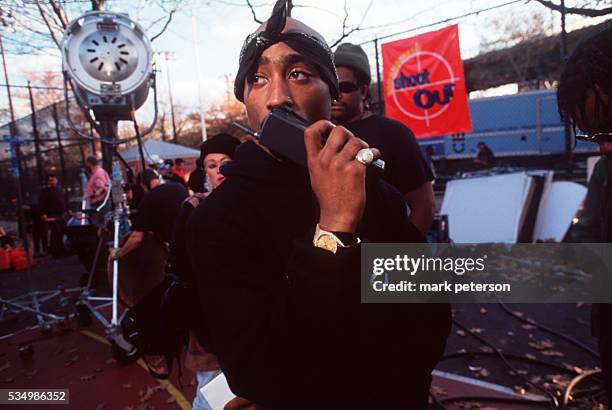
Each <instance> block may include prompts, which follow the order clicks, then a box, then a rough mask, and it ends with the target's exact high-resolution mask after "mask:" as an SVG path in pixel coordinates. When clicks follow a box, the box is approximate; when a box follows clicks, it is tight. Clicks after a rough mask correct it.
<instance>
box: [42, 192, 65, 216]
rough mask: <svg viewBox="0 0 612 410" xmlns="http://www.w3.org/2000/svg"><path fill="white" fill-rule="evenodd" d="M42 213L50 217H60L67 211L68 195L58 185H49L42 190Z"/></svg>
mask: <svg viewBox="0 0 612 410" xmlns="http://www.w3.org/2000/svg"><path fill="white" fill-rule="evenodd" d="M38 204H39V207H40V213H41V214H43V215H47V216H48V217H59V216H62V215H63V214H64V212H66V209H67V207H66V196H65V193H64V190H63V189H62V188H60V187H58V186H56V187H53V188H51V187H47V188H45V189H43V190H42V191H41V192H40V197H39V199H38Z"/></svg>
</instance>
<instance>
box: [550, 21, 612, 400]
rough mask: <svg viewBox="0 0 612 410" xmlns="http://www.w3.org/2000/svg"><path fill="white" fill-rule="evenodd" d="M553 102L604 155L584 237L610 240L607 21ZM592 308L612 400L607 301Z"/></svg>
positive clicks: (610, 52) (611, 39) (611, 45)
mask: <svg viewBox="0 0 612 410" xmlns="http://www.w3.org/2000/svg"><path fill="white" fill-rule="evenodd" d="M557 103H558V106H559V113H560V114H561V118H562V119H563V120H564V121H566V122H567V123H569V125H570V126H571V127H572V128H573V129H574V132H575V133H576V130H577V129H580V133H581V134H583V135H586V136H588V137H589V138H590V140H591V141H593V142H596V143H597V144H599V150H600V151H601V153H602V154H603V155H604V156H605V157H606V159H604V160H602V161H599V162H598V163H597V166H596V168H595V170H594V172H593V176H592V177H591V181H590V183H589V190H588V193H587V198H586V204H585V205H586V206H588V207H589V208H590V210H588V212H589V213H590V214H591V217H592V218H595V219H596V222H595V225H592V227H591V228H599V229H598V231H599V232H596V230H593V229H588V228H587V230H588V231H589V234H588V240H591V241H593V242H603V243H611V242H612V183H610V181H612V179H611V178H612V167H610V165H609V161H610V159H611V158H612V142H610V141H611V139H612V24H607V25H606V26H605V27H604V28H603V29H602V30H600V31H598V32H597V33H595V34H593V35H591V36H590V37H588V38H586V39H584V40H582V41H581V42H580V43H578V44H577V45H576V48H575V49H574V52H573V53H572V54H571V56H570V57H569V59H568V60H567V62H566V65H565V68H564V70H563V72H562V74H561V78H560V79H559V89H558V91H557ZM596 172H597V173H596ZM595 201H597V202H598V203H597V205H595ZM587 216H588V215H587ZM592 309H593V310H592V317H591V322H592V330H593V334H594V336H596V337H597V339H598V342H599V352H600V355H601V368H602V370H603V375H604V387H605V389H606V392H607V395H608V402H609V403H612V304H610V303H594V304H593V307H592Z"/></svg>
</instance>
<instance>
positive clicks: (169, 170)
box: [162, 158, 187, 186]
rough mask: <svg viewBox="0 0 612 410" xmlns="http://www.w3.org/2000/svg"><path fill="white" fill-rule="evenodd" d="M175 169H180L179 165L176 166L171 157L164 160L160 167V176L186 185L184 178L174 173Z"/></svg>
mask: <svg viewBox="0 0 612 410" xmlns="http://www.w3.org/2000/svg"><path fill="white" fill-rule="evenodd" d="M178 160H181V159H180V158H179V159H177V161H178ZM181 161H182V160H181ZM177 169H178V170H182V168H181V167H178V168H177V166H176V165H175V163H174V161H173V160H171V159H167V160H165V161H164V167H163V169H162V176H163V177H164V180H166V181H169V182H175V183H177V184H181V185H184V186H187V183H186V182H185V178H183V177H181V176H180V175H179V174H176V172H175V171H176V170H177ZM183 175H184V174H183Z"/></svg>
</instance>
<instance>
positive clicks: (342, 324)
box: [187, 0, 450, 410]
mask: <svg viewBox="0 0 612 410" xmlns="http://www.w3.org/2000/svg"><path fill="white" fill-rule="evenodd" d="M337 93H338V81H337V76H336V71H335V67H334V64H333V57H332V53H331V51H330V50H329V48H328V46H327V44H326V43H325V41H324V40H323V39H322V37H321V36H320V35H319V34H318V33H317V32H315V31H314V30H312V29H311V28H310V27H308V26H306V25H304V24H303V23H301V22H299V21H297V20H294V19H291V18H287V17H286V10H285V2H284V1H282V0H281V1H278V2H277V3H276V5H275V7H274V11H273V14H272V17H271V18H270V19H269V20H268V22H267V23H266V24H265V25H263V26H262V27H260V28H259V29H258V31H257V32H256V33H254V34H253V35H251V36H249V37H248V38H247V40H246V42H245V45H244V47H243V51H242V53H241V56H240V68H239V71H238V74H237V76H236V81H235V95H236V97H237V98H238V100H240V101H242V102H243V103H244V104H245V106H246V110H247V114H248V118H249V123H250V125H251V127H252V128H253V129H254V130H255V131H256V132H259V131H260V128H261V122H262V120H263V119H264V118H265V117H266V116H267V115H268V113H269V112H270V111H271V110H272V109H273V108H276V107H281V106H282V107H286V108H290V109H292V110H293V111H295V112H296V113H297V114H298V115H300V116H301V117H303V118H305V119H306V120H307V121H308V123H309V124H310V126H309V127H308V128H307V129H306V131H305V133H304V142H305V145H306V152H307V159H308V168H307V169H306V168H303V167H301V166H298V165H295V164H292V163H288V162H284V161H281V160H279V159H277V158H276V157H274V156H273V155H272V154H271V153H270V152H269V150H267V149H266V148H265V147H263V146H261V145H260V144H259V143H257V142H253V141H252V142H247V143H244V144H242V145H241V146H240V147H239V148H238V149H237V151H236V154H235V157H234V161H233V162H232V163H231V164H228V165H225V166H224V167H222V169H221V172H222V173H223V174H224V175H225V176H226V177H227V179H226V181H225V182H224V183H223V185H221V186H220V187H219V188H218V189H216V190H215V191H214V192H213V193H212V194H211V195H210V196H209V197H208V198H207V200H206V201H205V202H204V203H203V204H202V205H200V206H199V207H198V208H197V209H196V210H194V213H193V215H192V217H191V218H190V220H189V221H188V232H187V243H188V244H189V245H188V246H189V249H188V250H189V253H190V257H191V262H192V265H193V267H194V270H195V272H196V275H197V278H196V282H197V284H196V285H197V292H198V296H199V304H200V307H201V310H202V313H203V315H204V317H205V323H206V325H207V332H206V334H207V335H208V337H207V338H206V340H202V342H203V344H204V346H205V347H206V348H207V350H210V351H211V352H213V353H214V354H215V355H216V356H217V358H218V360H219V363H220V365H221V368H222V370H223V372H224V373H225V376H226V377H227V380H228V383H229V386H230V388H231V389H232V391H233V392H234V393H235V394H236V395H237V396H240V397H242V398H244V399H246V400H248V401H250V402H251V403H254V404H255V405H257V406H260V407H263V408H265V409H266V410H267V409H283V410H287V409H304V410H306V409H308V410H312V409H317V410H319V409H334V410H338V409H385V410H391V409H411V410H418V409H426V408H427V406H428V405H427V402H428V392H429V387H430V383H431V371H432V369H433V368H434V366H435V365H436V363H437V362H438V360H439V358H440V357H441V355H442V353H443V351H444V347H445V342H446V338H447V336H448V333H449V331H450V309H449V306H448V305H434V304H429V305H416V304H397V305H393V304H380V305H378V304H363V305H362V304H361V303H360V257H361V254H360V242H362V241H369V242H398V243H400V242H403V243H408V242H422V241H423V237H422V235H421V234H420V232H419V231H418V230H417V229H416V228H415V227H414V225H412V224H411V223H410V222H409V220H408V217H407V213H406V208H405V204H404V201H403V198H402V196H401V194H400V193H399V192H398V191H396V190H395V189H394V188H392V187H391V186H390V185H388V184H386V183H385V182H384V181H382V180H380V179H375V178H370V176H368V178H366V166H365V165H364V163H363V162H361V161H358V160H357V159H356V156H357V154H358V152H360V150H363V149H364V148H367V144H366V143H365V142H363V141H362V140H360V139H359V138H357V137H355V136H353V135H352V134H351V133H350V132H348V131H347V130H346V129H345V128H343V127H340V126H334V125H333V124H332V123H331V122H330V121H329V119H330V115H331V101H332V99H333V98H336V97H337ZM323 136H327V140H326V142H325V144H324V145H323V143H322V137H323ZM372 153H373V154H374V155H379V153H378V152H377V151H376V150H373V151H372ZM233 404H234V403H232V405H233ZM236 408H247V407H246V406H244V407H240V406H238V405H236V406H233V407H232V409H236ZM251 408H252V407H251Z"/></svg>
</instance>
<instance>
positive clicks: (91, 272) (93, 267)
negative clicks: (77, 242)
mask: <svg viewBox="0 0 612 410" xmlns="http://www.w3.org/2000/svg"><path fill="white" fill-rule="evenodd" d="M98 232H99V236H100V238H99V239H98V247H97V248H96V254H95V256H94V260H93V263H92V265H91V269H90V270H89V279H88V280H87V290H89V289H91V282H92V281H93V277H94V275H95V274H96V267H97V266H98V259H99V257H100V252H101V251H102V245H103V244H104V236H103V233H102V230H101V229H100V230H99V231H98Z"/></svg>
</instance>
